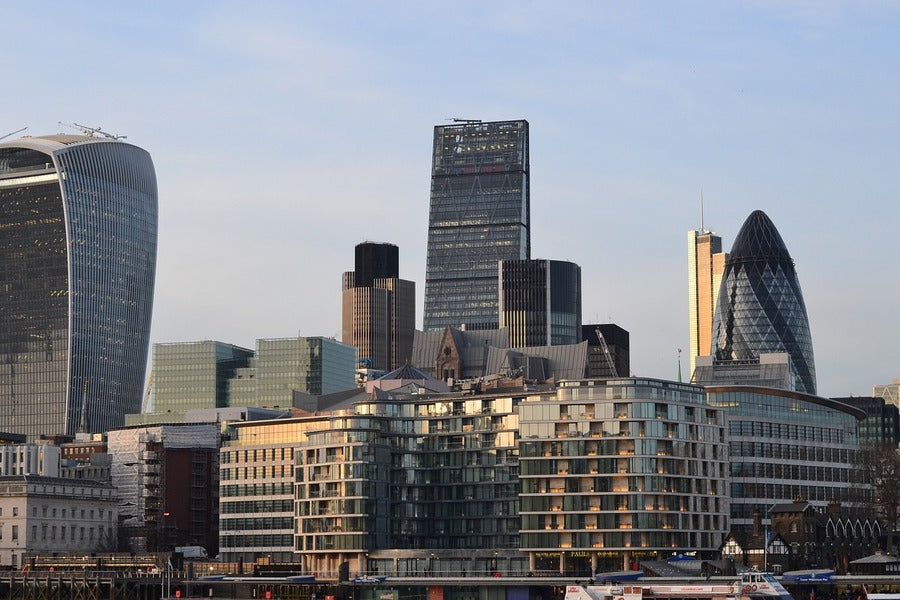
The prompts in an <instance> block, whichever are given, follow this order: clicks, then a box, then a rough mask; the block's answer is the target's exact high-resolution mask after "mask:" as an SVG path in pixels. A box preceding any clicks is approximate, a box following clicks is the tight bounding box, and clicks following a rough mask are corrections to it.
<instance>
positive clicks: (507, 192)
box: [424, 121, 531, 331]
mask: <svg viewBox="0 0 900 600" xmlns="http://www.w3.org/2000/svg"><path fill="white" fill-rule="evenodd" d="M528 178H529V164H528V122H527V121H501V122H489V123H482V122H480V121H478V122H466V123H460V124H454V125H439V126H437V127H435V128H434V153H433V162H432V170H431V207H430V212H429V217H428V256H427V261H426V273H425V316H424V329H425V331H435V330H442V329H443V328H444V327H445V326H446V325H451V326H454V327H459V326H462V325H465V326H466V327H467V328H468V329H496V328H497V326H498V321H499V317H498V294H497V262H498V261H500V260H506V259H525V258H530V255H531V238H530V227H531V224H530V210H531V209H530V200H529V193H530V192H529V181H528Z"/></svg>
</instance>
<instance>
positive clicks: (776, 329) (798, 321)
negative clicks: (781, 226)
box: [713, 210, 816, 394]
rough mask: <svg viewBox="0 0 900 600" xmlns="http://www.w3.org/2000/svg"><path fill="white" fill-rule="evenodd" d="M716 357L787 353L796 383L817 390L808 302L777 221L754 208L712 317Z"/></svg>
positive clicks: (739, 358)
mask: <svg viewBox="0 0 900 600" xmlns="http://www.w3.org/2000/svg"><path fill="white" fill-rule="evenodd" d="M713 351H714V361H716V362H721V361H729V362H733V361H739V362H744V361H754V360H759V357H760V354H763V353H779V352H783V353H787V354H788V355H789V356H790V370H791V376H792V379H793V389H794V391H798V392H805V393H807V394H815V393H816V367H815V362H814V360H813V346H812V337H811V336H810V333H809V319H808V317H807V315H806V305H805V304H804V302H803V294H802V293H801V292H800V283H799V281H798V280H797V272H796V270H795V269H794V261H793V259H792V258H791V255H790V254H789V253H788V250H787V247H786V246H785V245H784V241H783V240H782V239H781V235H780V234H779V233H778V230H777V229H775V225H774V224H773V223H772V221H771V220H770V219H769V217H768V216H766V214H765V213H764V212H762V211H761V210H757V211H754V212H753V213H752V214H751V215H750V216H749V217H747V220H746V221H745V222H744V224H743V225H742V226H741V230H740V231H739V232H738V234H737V237H736V238H735V240H734V246H732V248H731V253H730V254H729V255H728V260H726V261H725V273H724V274H723V276H722V286H721V288H720V289H719V299H718V302H717V304H716V312H715V318H714V320H713Z"/></svg>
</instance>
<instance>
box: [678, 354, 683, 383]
mask: <svg viewBox="0 0 900 600" xmlns="http://www.w3.org/2000/svg"><path fill="white" fill-rule="evenodd" d="M681 382H682V380H681V348H679V349H678V383H681Z"/></svg>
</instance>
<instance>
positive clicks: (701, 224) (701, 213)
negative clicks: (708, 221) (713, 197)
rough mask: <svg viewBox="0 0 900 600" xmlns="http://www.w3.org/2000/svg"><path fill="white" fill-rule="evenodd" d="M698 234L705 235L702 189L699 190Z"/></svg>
mask: <svg viewBox="0 0 900 600" xmlns="http://www.w3.org/2000/svg"><path fill="white" fill-rule="evenodd" d="M700 233H706V229H705V228H704V227H703V188H700Z"/></svg>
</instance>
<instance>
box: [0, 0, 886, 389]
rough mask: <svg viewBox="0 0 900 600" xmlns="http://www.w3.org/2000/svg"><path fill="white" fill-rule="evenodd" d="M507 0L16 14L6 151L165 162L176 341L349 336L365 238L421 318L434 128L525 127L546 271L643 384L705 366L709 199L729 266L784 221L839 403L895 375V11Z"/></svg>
mask: <svg viewBox="0 0 900 600" xmlns="http://www.w3.org/2000/svg"><path fill="white" fill-rule="evenodd" d="M511 6H512V5H510V4H506V3H497V4H493V5H488V6H482V5H478V4H475V3H463V4H462V5H459V6H455V7H454V8H453V9H450V8H448V7H446V6H443V5H440V4H436V3H423V4H422V5H416V6H400V5H390V4H388V5H381V4H375V3H360V4H354V5H341V4H336V5H332V4H328V5H316V4H297V5H294V4H287V3H278V2H273V3H269V4H266V10H258V9H251V8H243V7H241V6H240V5H239V4H219V3H204V2H200V3H193V4H191V5H188V6H183V5H180V4H176V3H166V2H163V3H159V4H154V5H146V6H144V5H137V6H119V5H115V4H112V3H107V2H98V3H96V4H95V8H94V10H91V11H89V14H88V15H87V16H85V15H84V14H82V11H79V10H77V8H76V7H73V6H69V5H66V4H64V3H58V2H50V3H47V4H42V5H37V6H26V5H16V4H8V5H3V6H0V21H2V22H3V23H5V24H7V25H8V27H7V28H6V30H5V31H4V35H5V36H6V38H7V40H8V42H9V44H8V51H7V52H5V53H4V55H3V56H2V57H0V66H2V67H3V68H4V69H5V71H6V72H7V73H11V74H14V75H15V77H13V78H12V79H11V81H15V83H16V85H15V93H8V94H5V95H3V97H2V98H0V114H3V119H0V137H2V136H5V135H6V134H8V133H11V132H14V131H16V130H18V129H20V128H22V127H26V126H27V127H28V130H27V131H25V132H23V133H24V134H28V135H33V136H41V135H49V134H54V133H59V132H62V133H76V131H74V130H72V129H71V128H68V127H65V126H62V125H59V124H58V121H65V122H69V123H72V122H77V123H81V124H85V125H89V126H91V127H95V126H102V127H103V128H104V130H105V131H109V132H111V133H113V134H118V135H127V136H128V141H129V142H130V143H134V144H136V145H138V146H140V147H142V148H145V149H146V150H147V151H148V152H149V153H150V154H151V156H152V157H153V160H154V164H155V166H156V170H157V180H158V183H159V211H160V228H159V258H158V267H157V285H156V301H155V305H154V312H153V317H154V318H153V329H152V332H151V341H152V342H154V343H158V342H177V341H189V340H200V339H215V340H220V341H223V342H227V343H232V344H237V345H240V346H251V345H252V343H253V340H255V339H258V338H269V337H272V338H275V337H285V336H291V335H295V334H300V335H303V336H319V335H323V336H335V337H338V338H339V337H340V329H341V307H340V304H341V302H340V287H339V286H340V283H339V282H340V278H341V274H342V272H344V271H345V270H346V268H347V265H349V264H351V261H352V258H353V254H352V248H353V246H354V245H355V244H356V243H358V242H359V241H361V240H367V239H368V240H377V241H383V242H390V243H392V244H396V245H397V246H398V247H399V249H400V253H401V258H400V269H399V271H400V277H401V278H403V279H407V280H411V281H414V282H416V286H417V302H416V309H417V314H418V315H421V314H422V312H423V306H424V302H423V295H424V287H425V252H426V250H425V246H426V236H427V226H428V196H429V186H430V177H429V175H430V158H431V141H432V135H433V128H434V126H435V125H439V124H446V123H449V121H447V120H446V119H447V118H449V117H460V118H477V119H483V120H486V121H487V120H505V119H527V120H528V122H529V124H530V138H531V139H530V157H531V169H532V175H533V176H532V177H531V229H532V235H531V245H532V249H531V256H532V258H536V259H558V260H567V261H571V262H574V263H576V264H579V265H580V266H581V267H582V282H583V283H582V285H583V314H582V317H583V322H585V323H597V322H600V323H602V322H613V323H616V324H617V325H619V326H621V327H623V328H624V329H626V330H628V331H629V332H630V334H631V367H632V370H633V372H634V373H635V374H637V375H641V376H648V377H659V378H664V379H674V378H676V376H677V372H678V371H677V369H678V363H677V360H678V353H677V351H678V349H679V348H681V349H683V350H686V349H687V348H689V327H688V317H687V315H688V308H687V306H688V292H687V285H686V281H687V277H686V273H687V262H688V261H687V254H686V250H685V247H684V246H685V245H684V236H685V232H687V231H689V230H691V229H696V228H697V227H698V226H699V225H700V221H701V218H700V195H701V192H702V194H703V197H704V204H705V213H706V214H705V216H704V220H703V221H704V225H705V227H707V228H708V229H711V230H713V231H715V232H716V233H717V234H718V235H720V236H721V237H722V241H723V246H724V248H726V249H727V248H730V247H731V245H732V244H733V243H734V238H735V236H736V234H737V231H738V229H739V227H740V226H741V224H742V223H743V220H744V219H745V217H746V215H747V214H749V213H750V212H752V211H753V210H756V209H761V210H764V211H765V212H766V213H767V214H768V215H769V216H770V217H771V218H772V220H773V221H774V222H775V223H776V224H777V227H778V229H779V231H780V233H781V235H782V236H783V238H784V240H785V242H786V244H787V245H788V247H789V248H790V250H791V255H792V256H793V258H794V260H795V262H796V265H797V269H798V272H799V277H800V279H801V282H802V285H803V292H804V298H805V301H806V306H807V310H808V313H809V318H810V329H811V335H812V343H813V346H814V348H815V356H816V366H817V379H818V393H819V394H821V395H824V396H848V395H869V394H871V392H872V386H873V385H876V384H888V383H890V381H892V380H893V379H894V378H896V377H900V360H898V357H900V337H898V336H897V335H896V330H897V325H898V324H900V323H898V317H897V316H896V310H895V307H896V306H897V304H898V301H900V284H898V282H897V277H896V273H897V268H896V266H895V264H894V263H895V262H896V257H897V256H900V236H897V235H896V231H895V229H896V223H898V222H900V206H898V203H897V202H896V201H895V198H896V197H897V196H898V192H900V182H898V181H897V180H896V178H891V177H890V176H889V175H888V174H890V173H891V172H892V158H893V156H895V155H896V154H897V150H898V141H897V140H898V139H900V138H898V136H897V135H896V133H897V129H898V122H897V121H898V120H897V117H896V115H895V111H894V108H893V107H894V105H895V104H896V103H895V102H894V100H895V99H896V98H897V97H898V96H900V84H898V83H897V82H896V78H895V77H894V74H895V73H896V72H897V67H898V62H900V52H898V51H897V50H898V49H900V48H898V46H900V41H898V40H897V39H896V36H895V35H893V32H894V31H896V28H897V26H898V24H900V7H897V6H895V5H892V4H888V3H866V4H865V5H857V4H854V3H842V2H830V3H824V4H823V3H802V2H798V3H793V4H790V5H777V4H768V3H743V4H729V5H720V4H718V3H714V2H696V3H672V4H664V5H660V4H647V5H643V6H642V5H636V6H618V5H615V4H607V3H596V4H594V3H586V2H584V3H583V2H568V3H563V4H562V5H560V4H558V3H553V4H551V3H549V2H548V3H541V2H534V3H529V4H525V5H516V9H515V10H513V9H511ZM176 9H177V10H176ZM35 31H40V32H42V35H41V39H42V42H41V43H39V44H38V43H34V32H35ZM451 39H452V40H453V43H451V42H450V41H449V40H451ZM61 55H64V56H65V58H66V60H60V56H61ZM19 135H22V133H19V134H16V135H13V136H12V137H9V138H6V139H5V140H4V141H7V142H8V141H10V140H14V139H17V138H18V137H19ZM311 281H315V282H316V284H315V286H312V285H311V284H310V282H311ZM417 326H418V327H421V316H419V317H418V323H417ZM688 365H689V358H688V357H687V355H686V353H684V354H683V355H682V360H681V370H682V373H683V376H684V377H685V379H686V378H687V377H688V376H689V373H688Z"/></svg>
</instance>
